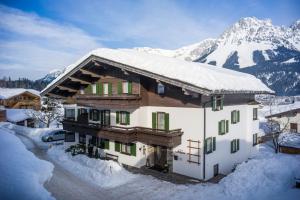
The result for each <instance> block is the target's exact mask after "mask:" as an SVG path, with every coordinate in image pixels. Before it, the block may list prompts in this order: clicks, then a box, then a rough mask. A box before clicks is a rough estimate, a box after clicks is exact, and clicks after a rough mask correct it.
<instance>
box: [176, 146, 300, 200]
mask: <svg viewBox="0 0 300 200" xmlns="http://www.w3.org/2000/svg"><path fill="white" fill-rule="evenodd" d="M299 169H300V157H299V156H290V155H285V154H274V150H273V149H270V148H269V147H267V146H265V145H260V154H258V156H257V157H255V158H253V159H251V160H249V161H248V162H244V163H242V164H240V165H239V166H238V167H237V168H236V170H235V172H234V173H232V174H230V175H228V176H227V177H225V178H224V179H223V180H221V181H220V183H219V184H216V185H205V184H200V185H192V186H189V187H188V189H186V190H185V191H183V192H179V193H177V194H175V195H174V197H172V199H192V198H195V197H197V199H205V200H215V199H222V200H235V199H236V200H253V199H256V200H264V199H274V198H276V199H286V196H288V197H289V199H290V200H293V199H295V200H296V199H298V197H299V196H300V191H299V190H297V189H293V186H294V184H295V182H294V177H295V176H297V175H299V174H297V173H299Z"/></svg>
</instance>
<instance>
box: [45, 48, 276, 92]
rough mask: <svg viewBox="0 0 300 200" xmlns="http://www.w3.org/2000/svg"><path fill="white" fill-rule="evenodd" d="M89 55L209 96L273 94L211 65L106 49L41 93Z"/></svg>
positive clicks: (244, 77)
mask: <svg viewBox="0 0 300 200" xmlns="http://www.w3.org/2000/svg"><path fill="white" fill-rule="evenodd" d="M92 55H94V56H97V57H100V58H104V59H107V60H111V61H114V62H118V63H121V64H124V65H128V66H130V67H133V68H137V69H141V70H144V71H148V72H151V73H154V74H158V75H162V76H165V77H168V78H171V79H175V80H178V81H182V82H186V83H189V84H192V85H194V86H196V87H199V88H203V89H207V90H210V91H213V92H221V91H232V92H236V91H242V92H245V91H248V92H267V93H273V91H272V90H271V89H269V88H268V87H267V86H266V85H265V84H263V83H262V82H261V81H260V80H259V79H257V78H255V77H254V76H252V75H250V74H246V73H241V72H237V71H233V70H229V69H225V68H222V67H216V66H213V65H208V64H203V63H196V62H189V61H183V60H180V59H176V58H170V57H166V56H160V55H154V54H150V53H145V52H140V51H137V50H134V49H106V48H101V49H96V50H93V51H91V52H89V53H88V54H86V55H85V56H83V57H82V58H81V59H79V60H78V61H77V62H76V63H74V64H72V65H70V66H68V67H67V68H66V69H65V71H64V73H62V74H61V75H60V76H58V77H57V78H56V79H55V80H53V81H52V82H51V83H50V84H49V85H48V86H47V87H46V88H45V89H44V90H43V91H42V92H44V91H46V90H47V89H48V88H49V87H51V86H52V85H54V84H55V83H56V82H57V81H59V80H60V79H61V78H63V77H64V76H65V75H67V74H68V73H69V72H70V71H71V70H72V69H74V68H75V67H77V66H78V65H79V64H80V63H81V62H83V61H84V60H85V59H86V58H88V57H89V56H92Z"/></svg>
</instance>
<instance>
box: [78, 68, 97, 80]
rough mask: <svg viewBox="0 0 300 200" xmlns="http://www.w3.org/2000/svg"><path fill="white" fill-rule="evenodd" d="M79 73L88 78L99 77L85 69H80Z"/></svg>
mask: <svg viewBox="0 0 300 200" xmlns="http://www.w3.org/2000/svg"><path fill="white" fill-rule="evenodd" d="M80 71H81V73H83V74H86V75H90V76H92V77H95V78H100V77H101V76H100V75H99V74H96V73H95V72H91V71H88V70H86V69H80Z"/></svg>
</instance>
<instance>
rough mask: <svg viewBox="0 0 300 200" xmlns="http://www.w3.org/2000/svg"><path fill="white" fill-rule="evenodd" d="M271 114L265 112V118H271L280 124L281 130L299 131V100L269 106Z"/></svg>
mask: <svg viewBox="0 0 300 200" xmlns="http://www.w3.org/2000/svg"><path fill="white" fill-rule="evenodd" d="M271 109H272V110H273V111H272V112H271V114H270V113H269V114H267V115H266V118H267V119H269V120H273V121H275V122H277V123H278V124H279V125H280V128H281V129H283V131H290V132H294V133H299V132H300V102H299V101H296V102H295V103H293V104H288V105H281V106H277V107H274V108H271Z"/></svg>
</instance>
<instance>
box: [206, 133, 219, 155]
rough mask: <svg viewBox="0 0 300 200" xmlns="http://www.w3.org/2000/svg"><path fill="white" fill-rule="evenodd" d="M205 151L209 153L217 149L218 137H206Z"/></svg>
mask: <svg viewBox="0 0 300 200" xmlns="http://www.w3.org/2000/svg"><path fill="white" fill-rule="evenodd" d="M204 148H205V153H206V154H209V153H212V152H213V151H215V150H216V137H209V138H206V139H205V147H204Z"/></svg>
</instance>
